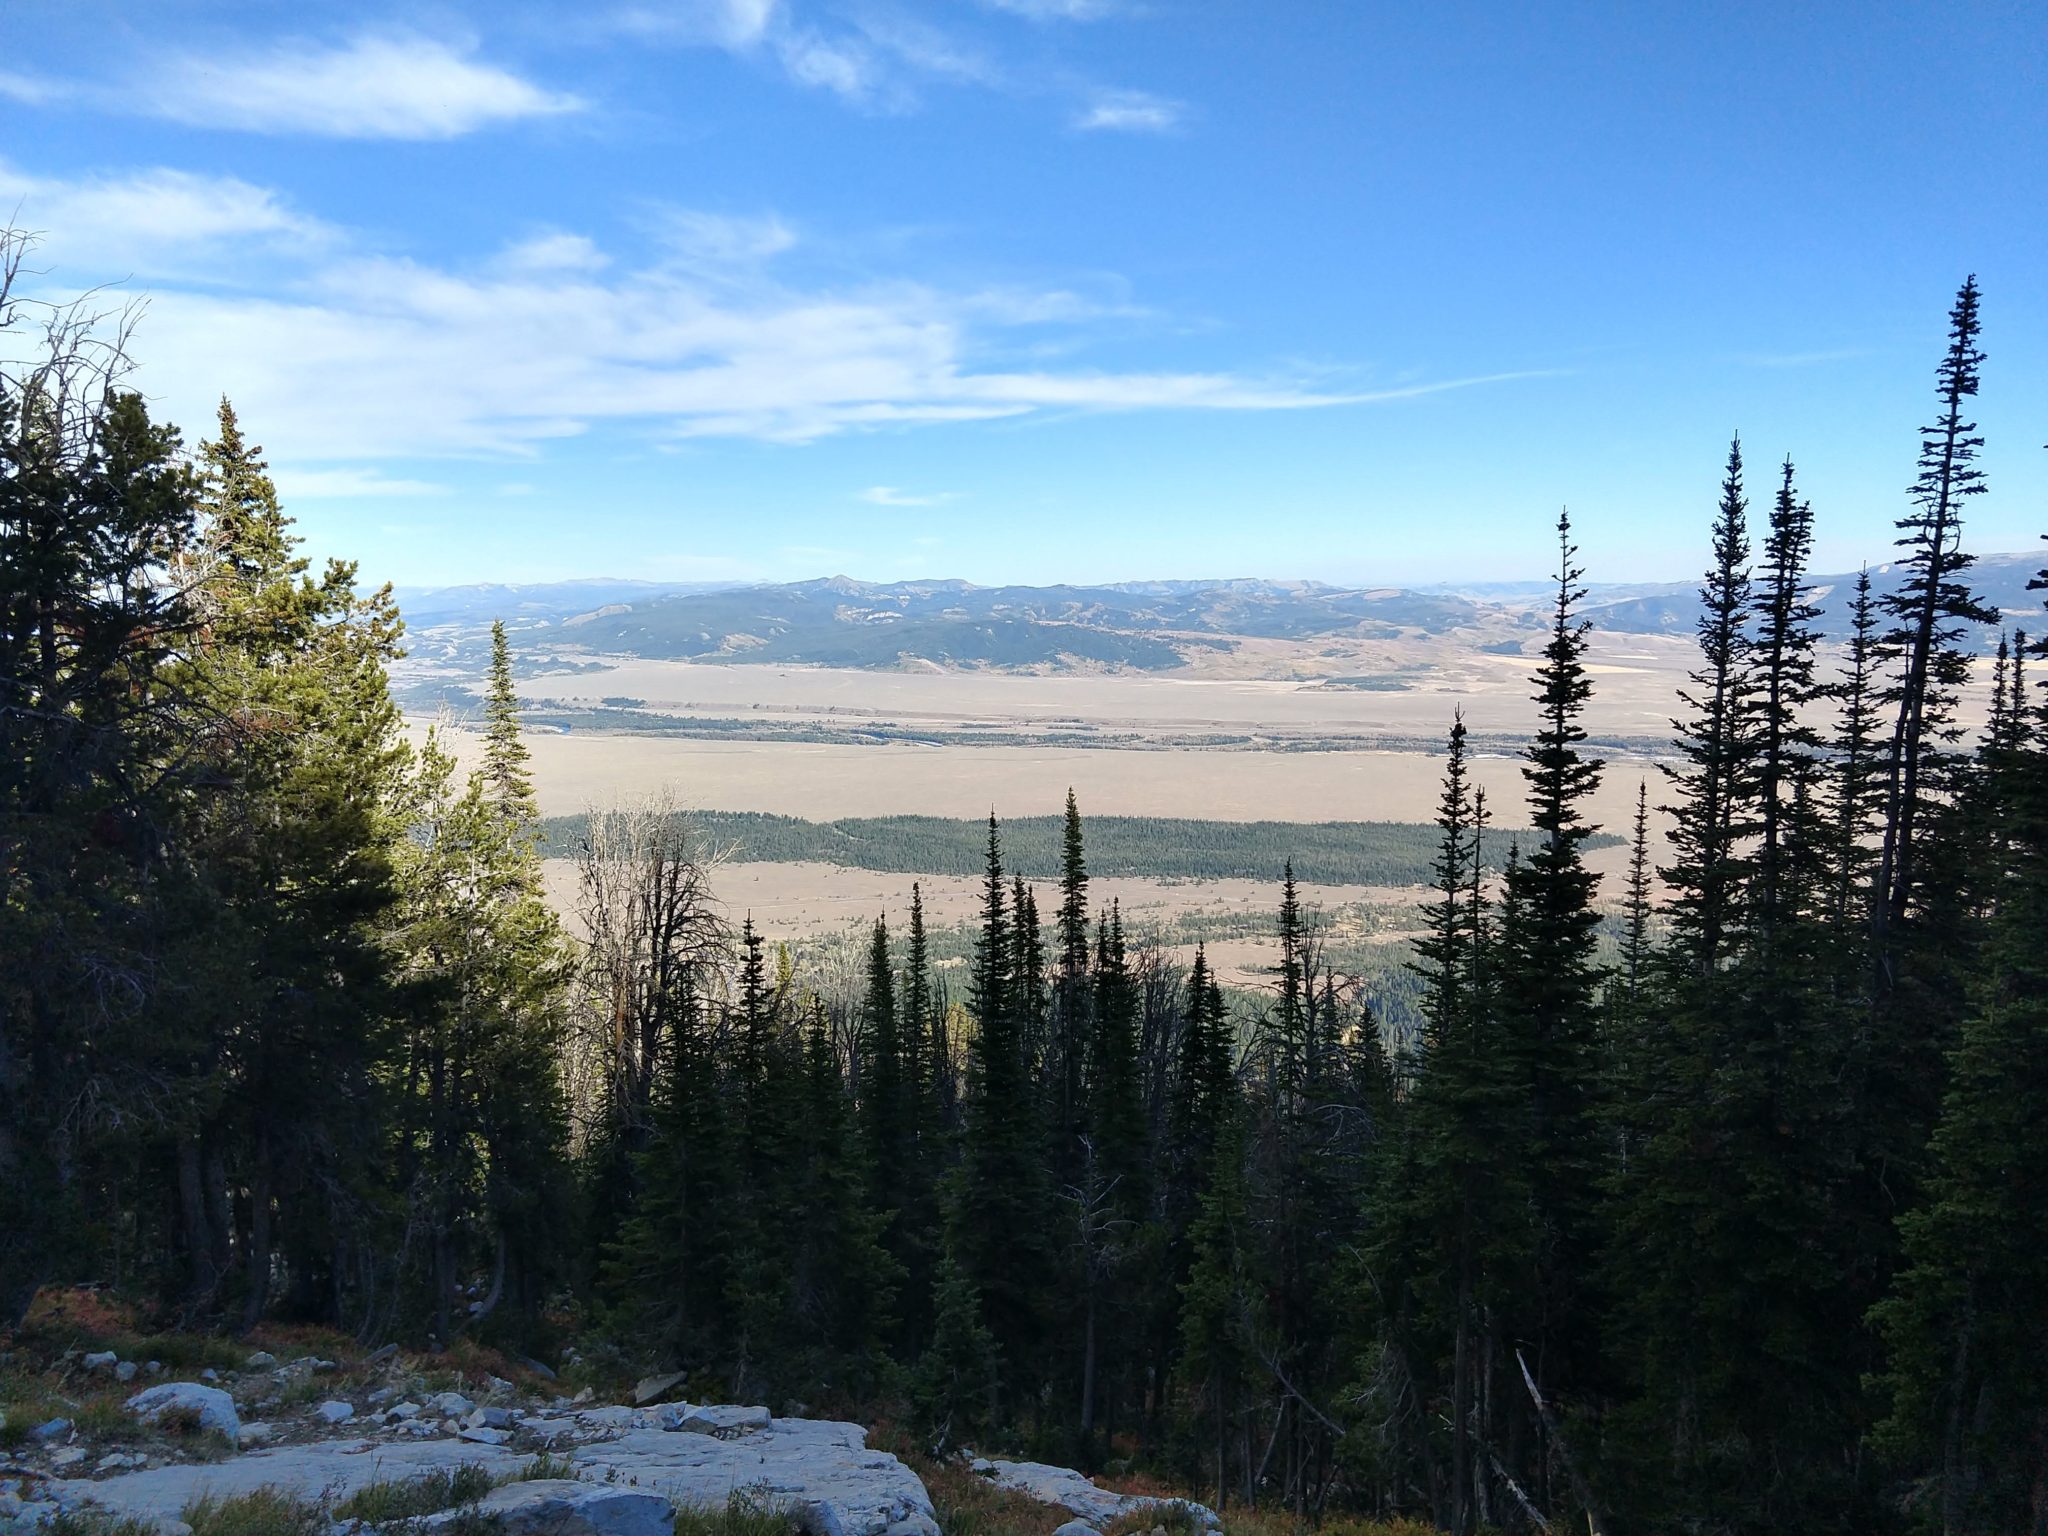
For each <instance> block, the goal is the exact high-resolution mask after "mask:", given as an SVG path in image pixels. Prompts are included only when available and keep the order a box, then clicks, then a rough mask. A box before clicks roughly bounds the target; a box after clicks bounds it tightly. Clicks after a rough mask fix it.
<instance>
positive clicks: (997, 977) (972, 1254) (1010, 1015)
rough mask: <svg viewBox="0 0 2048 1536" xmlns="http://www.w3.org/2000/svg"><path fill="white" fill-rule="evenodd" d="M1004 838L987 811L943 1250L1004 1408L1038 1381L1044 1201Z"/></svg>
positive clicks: (1044, 1250)
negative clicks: (978, 1329)
mask: <svg viewBox="0 0 2048 1536" xmlns="http://www.w3.org/2000/svg"><path fill="white" fill-rule="evenodd" d="M1012 921H1013V914H1012V912H1011V907H1010V899H1009V892H1008V891H1007V890H1006V888H1005V885H1004V881H1003V857H1002V835H1001V829H1000V828H999V827H998V826H997V823H996V818H995V815H994V813H993V812H991V813H990V815H989V822H988V862H987V868H986V872H985V875H984V879H983V882H982V915H981V935H980V938H979V940H978V941H977V943H976V947H975V955H974V991H973V999H972V1006H973V1010H974V1024H975V1029H974V1035H973V1038H972V1039H971V1040H969V1042H968V1046H967V1080H966V1085H965V1093H964V1102H963V1105H962V1126H961V1147H960V1162H959V1166H958V1169H957V1170H956V1172H955V1174H954V1179H953V1188H952V1198H951V1202H950V1209H949V1212H948V1247H949V1250H950V1251H951V1252H952V1253H953V1255H954V1257H955V1259H956V1261H957V1262H958V1264H959V1266H960V1269H961V1271H962V1273H963V1275H964V1276H965V1279H966V1282H967V1284H968V1285H970V1286H971V1287H972V1288H973V1289H974V1290H975V1291H976V1292H977V1293H978V1294H979V1296H980V1298H981V1304H982V1307H983V1309H984V1313H985V1320H986V1322H987V1325H988V1329H989V1332H990V1334H991V1335H992V1336H993V1338H994V1340H995V1343H996V1347H997V1349H998V1351H999V1352H1000V1355H1001V1359H1002V1370H1003V1383H1004V1386H1005V1388H1006V1389H1007V1393H1008V1406H1009V1407H1010V1408H1013V1409H1014V1408H1015V1407H1016V1406H1018V1405H1019V1404H1021V1401H1022V1400H1023V1399H1024V1398H1025V1397H1026V1396H1027V1395H1028V1393H1029V1392H1030V1391H1031V1390H1033V1389H1034V1388H1035V1387H1036V1385H1037V1383H1038V1380H1039V1379H1040V1376H1041V1366H1042V1350H1043V1347H1044V1343H1045V1337H1044V1330H1045V1301H1046V1297H1045V1294H1044V1292H1043V1290H1042V1288H1041V1284H1040V1281H1041V1277H1042V1276H1044V1275H1045V1274H1046V1272H1047V1265H1048V1263H1049V1252H1048V1247H1047V1241H1046V1239H1047V1229H1048V1221H1049V1215H1050V1208H1049V1203H1048V1201H1049V1192H1048V1191H1047V1189H1046V1187H1045V1172H1044V1168H1045V1164H1044V1158H1043V1146H1044V1143H1043V1140H1042V1139H1041V1136H1040V1132H1039V1128H1038V1123H1037V1115H1036V1113H1035V1107H1036V1104H1037V1095H1036V1094H1034V1093H1033V1092H1032V1091H1031V1081H1030V1076H1029V1073H1028V1071H1027V1064H1026V1061H1025V1057H1024V1040H1023V1037H1022V1030H1021V1028H1020V1027H1019V1026H1020V1019H1019V1009H1018V994H1019V990H1020V989H1019V987H1018V985H1017V979H1016V977H1015V975H1014V973H1013V965H1014V962H1015V945H1014V941H1013V938H1012V931H1011V923H1012Z"/></svg>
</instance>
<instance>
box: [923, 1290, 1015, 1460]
mask: <svg viewBox="0 0 2048 1536" xmlns="http://www.w3.org/2000/svg"><path fill="white" fill-rule="evenodd" d="M982 1310H983V1309H982V1300H981V1297H980V1296H979V1295H977V1294H976V1292H975V1289H974V1282H973V1281H972V1280H970V1279H968V1278H967V1275H966V1272H965V1271H964V1270H962V1269H961V1267H960V1266H959V1265H958V1264H957V1263H955V1262H954V1260H953V1255H952V1253H951V1252H950V1251H949V1252H947V1253H945V1254H944V1255H943V1256H942V1257H941V1259H940V1260H939V1270H938V1279H937V1289H936V1291H935V1292H934V1295H933V1299H932V1341H931V1344H930V1346H929V1347H928V1348H927V1349H926V1350H925V1352H924V1355H923V1357H922V1358H921V1359H920V1360H919V1361H918V1368H917V1379H916V1399H917V1407H918V1412H919V1415H920V1416H921V1417H922V1418H923V1420H924V1423H925V1426H926V1428H927V1429H928V1430H929V1431H930V1432H931V1436H932V1448H933V1450H934V1452H935V1453H943V1452H945V1451H948V1450H950V1449H952V1448H953V1447H954V1446H957V1445H961V1444H963V1443H965V1442H967V1441H969V1440H972V1439H975V1438H977V1437H978V1436H979V1435H980V1434H981V1432H982V1431H984V1430H987V1429H992V1428H994V1427H995V1426H996V1425H997V1424H998V1423H999V1422H1000V1421H999V1419H998V1417H997V1413H998V1409H997V1400H998V1390H999V1387H998V1383H999V1381H1000V1377H1001V1359H1000V1355H999V1352H998V1350H997V1348H996V1341H995V1338H994V1336H993V1335H992V1334H991V1333H990V1332H989V1329H988V1326H987V1325H986V1324H985V1323H983V1322H982V1320H981V1318H982Z"/></svg>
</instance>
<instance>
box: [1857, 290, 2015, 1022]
mask: <svg viewBox="0 0 2048 1536" xmlns="http://www.w3.org/2000/svg"><path fill="white" fill-rule="evenodd" d="M1977 306H1978V293H1977V279H1976V278H1975V277H1974V276H1973V277H1970V278H1968V279H1967V280H1965V281H1964V283H1963V286H1962V288H1961V289H1960V290H1959V291H1958V292H1957V294H1956V302H1955V306H1954V308H1952V309H1951V310H1950V311H1949V346H1948V351H1947V353H1946V354H1945V355H1944V356H1943V358H1942V360H1941V364H1940V366H1939V367H1938V368H1937V369H1936V370H1935V380H1936V393H1937V395H1938V397H1939V399H1940V404H1941V411H1940V415H1939V416H1938V417H1937V418H1936V420H1935V421H1934V423H1933V424H1932V425H1931V426H1927V427H1923V428H1922V429H1921V432H1920V475H1919V478H1918V479H1917V480H1915V481H1914V483H1913V490H1912V497H1913V510H1912V511H1911V512H1909V513H1908V514H1907V515H1906V516H1905V517H1902V518H1901V519H1899V523H1898V527H1899V532H1900V537H1899V539H1898V540H1897V543H1898V546H1899V548H1901V549H1902V550H1904V551H1906V553H1905V555H1904V556H1903V557H1902V558H1901V559H1900V560H1899V562H1898V563H1899V564H1900V565H1901V566H1902V567H1904V568H1905V571H1906V578H1905V580H1904V581H1903V582H1902V583H1901V584H1900V586H1899V588H1898V590H1896V591H1894V592H1887V593H1885V594H1884V596H1883V597H1882V598H1881V599H1880V600H1879V606H1880V607H1881V608H1882V609H1883V611H1884V613H1885V615H1886V616H1887V617H1888V618H1889V619H1890V620H1891V621H1892V622H1891V627H1890V628H1888V629H1887V630H1886V631H1885V632H1884V634H1883V636H1882V638H1881V639H1880V641H1879V643H1878V647H1877V654H1878V656H1879V658H1880V659H1881V660H1883V661H1886V662H1889V663H1891V664H1893V665H1894V666H1896V667H1897V669H1898V675H1897V677H1896V678H1895V679H1894V681H1893V683H1892V684H1891V686H1890V687H1888V688H1887V689H1886V690H1885V691H1884V693H1883V694H1882V695H1881V697H1882V699H1883V701H1884V702H1885V703H1886V704H1888V705H1891V706H1893V708H1894V710H1895V712H1896V713H1895V719H1894V722H1893V726H1892V731H1891V739H1890V742H1889V743H1888V745H1887V749H1886V753H1885V769H1884V784H1885V789H1884V825H1883V838H1882V842H1881V844H1880V848H1879V852H1878V860H1877V874H1876V893H1875V899H1874V902H1873V905H1872V909H1871V923H1872V933H1873V938H1874V940H1875V947H1876V951H1877V967H1878V981H1879V985H1880V987H1881V988H1884V989H1887V990H1888V989H1890V988H1891V987H1893V986H1895V985H1896V984H1897V979H1898V978H1897V976H1896V973H1895V967H1896V957H1895V951H1896V947H1897V943H1898V940H1897V938H1896V937H1895V936H1894V934H1893V930H1894V929H1896V928H1897V927H1898V926H1899V925H1900V924H1902V923H1904V922H1905V921H1906V919H1907V917H1908V916H1909V914H1910V912H1911V909H1912V903H1913V897H1914V882H1915V879H1916V878H1917V875H1916V869H1915V857H1916V854H1917V852H1918V849H1917V847H1916V836H1917V832H1918V829H1919V825H1920V821H1921V819H1922V813H1923V811H1924V810H1925V808H1926V801H1927V798H1928V796H1929V795H1930V794H1932V795H1939V794H1940V793H1941V792H1942V791H1943V790H1944V789H1945V788H1947V786H1948V778H1949V769H1950V766H1951V762H1950V755H1949V753H1948V752H1947V751H1946V750H1945V749H1946V747H1947V746H1948V745H1949V744H1950V743H1952V742H1953V741H1954V739H1955V727H1954V711H1955V695H1956V690H1957V689H1958V688H1959V687H1960V686H1961V685H1962V684H1963V683H1964V682H1965V681H1966V680H1967V678H1968V675H1969V660H1968V657H1967V655H1966V653H1965V652H1964V651H1963V650H1962V649H1961V646H1960V642H1961V640H1962V638H1963V635H1964V634H1965V632H1966V627H1967V626H1970V625H1980V624H1994V623H1996V622H1997V615H1995V614H1993V613H1991V612H1990V611H1989V610H1988V609H1986V608H1985V607H1984V606H1983V604H1982V603H1980V602H1978V600H1977V599H1976V597H1975V596H1974V595H1973V594H1972V593H1971V591H1970V588H1969V585H1968V583H1967V582H1966V581H1965V580H1964V579H1963V578H1964V576H1965V574H1966V573H1967V572H1968V571H1969V569H1970V567H1971V566H1972V565H1974V564H1975V563H1976V560H1975V557H1974V556H1971V555H1967V554H1965V553H1963V552H1962V549H1961V537H1962V514H1963V507H1964V505H1965V502H1966V500H1967V498H1969V497H1971V496H1978V495H1981V494H1983V492H1984V489H1985V485H1984V472H1983V471H1982V470H1980V469H1978V468H1977V465H1976V460H1977V452H1978V450H1979V449H1980V448H1982V447H1983V446H1984V439H1983V438H1982V437H1980V436H1978V435H1977V424H1976V423H1975V422H1973V421H1966V420H1964V419H1963V411H1964V408H1965V404H1966V402H1968V401H1970V400H1972V399H1974V398H1975V397H1976V394H1977V389H1978V371H1979V369H1981V368H1982V367H1983V364H1984V354H1983V353H1982V352H1981V351H1979V350H1978V348H1977V336H1978V331H1979V327H1980V321H1979V319H1978V315H1977Z"/></svg>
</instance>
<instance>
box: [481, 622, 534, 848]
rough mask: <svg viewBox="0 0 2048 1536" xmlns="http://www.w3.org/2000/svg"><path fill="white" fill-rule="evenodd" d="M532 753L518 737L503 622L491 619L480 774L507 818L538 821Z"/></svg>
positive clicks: (515, 698)
mask: <svg viewBox="0 0 2048 1536" xmlns="http://www.w3.org/2000/svg"><path fill="white" fill-rule="evenodd" d="M532 755H533V754H532V753H531V752H529V751H528V750H527V746H526V743H525V742H524V741H522V740H521V739H520V735H519V695H518V693H517V692H516V691H515V690H514V688H513V686H512V646H511V642H510V641H508V640H507V639H506V638H505V621H504V620H503V619H493V620H491V666H490V679H489V683H488V686H487V688H486V690H485V693H484V756H483V775H484V782H485V784H486V786H487V787H488V791H489V795H490V799H491V802H492V803H493V804H494V805H496V806H498V807H499V808H500V810H501V811H502V813H503V814H504V815H505V816H506V817H507V818H508V819H509V820H513V821H519V822H528V821H533V820H536V819H538V817H539V815H540V809H539V802H538V801H536V800H535V799H534V794H533V775H532V774H531V773H530V772H529V771H528V770H527V766H526V764H527V761H528V759H529V758H531V756H532Z"/></svg>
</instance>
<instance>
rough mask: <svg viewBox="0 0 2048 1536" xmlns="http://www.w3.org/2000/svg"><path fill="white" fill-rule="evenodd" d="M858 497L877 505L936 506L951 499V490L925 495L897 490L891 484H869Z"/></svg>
mask: <svg viewBox="0 0 2048 1536" xmlns="http://www.w3.org/2000/svg"><path fill="white" fill-rule="evenodd" d="M860 499H861V500H862V501H865V502H869V503H871V504H873V505H874V506H877V507H936V506H939V505H941V504H942V503H945V502H948V501H951V500H952V499H953V493H952V492H951V491H937V492H934V493H932V494H931V495H927V496H914V495H912V494H911V493H910V492H909V491H899V490H898V489H896V487H895V486H893V485H871V486H869V487H868V488H867V489H866V490H864V491H862V492H861V493H860Z"/></svg>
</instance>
